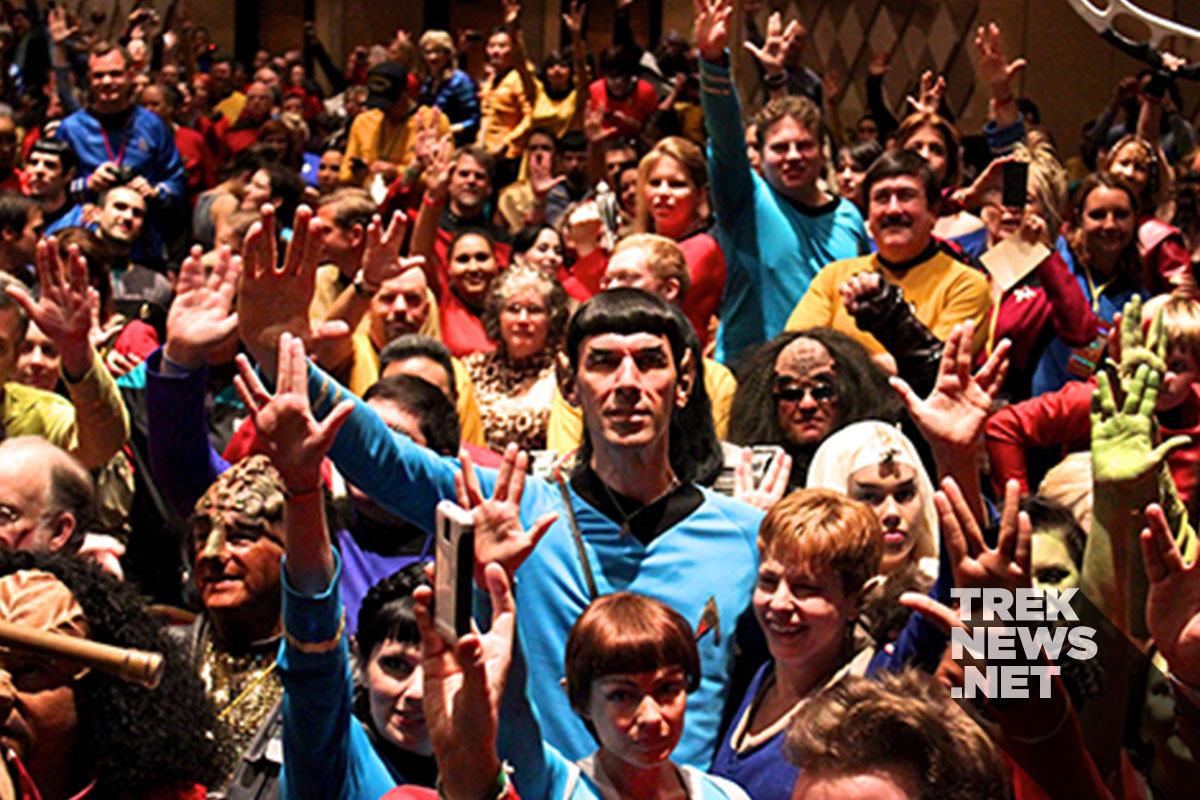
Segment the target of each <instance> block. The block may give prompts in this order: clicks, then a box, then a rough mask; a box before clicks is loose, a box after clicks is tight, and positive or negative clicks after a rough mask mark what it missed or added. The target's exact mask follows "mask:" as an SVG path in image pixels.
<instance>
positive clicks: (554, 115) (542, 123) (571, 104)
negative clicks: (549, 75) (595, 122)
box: [529, 78, 579, 137]
mask: <svg viewBox="0 0 1200 800" xmlns="http://www.w3.org/2000/svg"><path fill="white" fill-rule="evenodd" d="M534 81H535V82H536V84H537V87H538V95H537V102H536V103H534V104H533V124H532V125H530V126H529V127H530V130H537V129H538V128H543V129H545V130H548V131H550V132H551V133H553V134H554V135H555V136H556V137H557V136H562V135H563V134H564V133H566V132H567V131H569V130H570V129H571V122H572V121H573V120H574V119H575V103H576V98H577V97H579V90H578V89H572V90H571V91H570V92H569V93H568V94H567V96H566V97H564V98H563V99H561V100H553V99H551V97H550V95H548V94H546V90H545V88H544V87H543V86H542V82H541V81H539V80H537V79H536V78H535V79H534Z"/></svg>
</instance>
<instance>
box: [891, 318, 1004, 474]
mask: <svg viewBox="0 0 1200 800" xmlns="http://www.w3.org/2000/svg"><path fill="white" fill-rule="evenodd" d="M974 335H975V323H974V322H969V321H968V322H966V323H963V324H961V325H955V326H954V329H953V330H952V331H951V332H950V335H949V336H948V337H947V338H946V346H945V348H944V349H943V350H942V363H941V366H940V367H939V368H938V376H937V381H936V382H935V383H934V386H933V392H932V393H931V394H930V395H929V397H927V398H925V399H924V400H922V399H921V398H919V397H917V394H916V392H914V391H913V390H912V387H911V386H909V385H908V383H906V382H905V380H904V379H903V378H899V377H893V378H889V379H888V382H889V383H891V385H892V388H893V389H895V390H896V391H897V392H899V393H900V396H901V397H902V398H903V399H904V404H905V405H906V406H907V407H908V413H909V416H911V417H912V419H913V422H915V423H916V424H917V427H918V428H919V429H920V430H921V434H922V435H923V436H924V437H925V439H926V441H928V442H929V444H930V446H931V447H933V448H934V450H935V451H937V450H939V449H940V450H942V451H952V452H953V451H962V450H964V449H969V448H971V447H973V446H974V445H975V443H976V442H977V441H978V440H979V434H980V431H981V430H982V429H983V423H984V422H985V421H986V420H987V417H988V414H989V413H990V411H991V408H992V402H993V401H994V400H995V399H996V394H997V393H998V392H999V391H1000V387H1001V386H1002V385H1003V383H1004V376H1005V374H1006V373H1007V372H1008V350H1009V347H1010V346H1011V342H1009V341H1008V340H1007V339H1003V340H1001V342H1000V344H999V345H997V347H996V349H995V350H994V351H993V352H992V355H991V357H990V358H989V359H988V360H987V362H986V363H985V364H984V365H983V366H982V367H980V368H979V371H978V372H976V373H975V374H974V375H972V374H971V360H972V358H971V340H972V338H973V337H974Z"/></svg>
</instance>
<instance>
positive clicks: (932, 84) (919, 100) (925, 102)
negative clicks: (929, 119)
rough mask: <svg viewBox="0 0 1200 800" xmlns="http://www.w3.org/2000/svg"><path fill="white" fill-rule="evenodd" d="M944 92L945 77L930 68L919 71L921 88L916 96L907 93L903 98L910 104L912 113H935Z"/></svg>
mask: <svg viewBox="0 0 1200 800" xmlns="http://www.w3.org/2000/svg"><path fill="white" fill-rule="evenodd" d="M945 94H946V78H945V77H944V76H942V75H937V76H936V77H935V76H934V74H933V71H932V70H928V69H927V70H925V71H924V72H922V73H921V89H920V93H919V95H918V96H917V97H915V98H914V97H913V96H912V95H909V96H908V97H906V98H905V99H906V100H907V101H908V104H909V105H910V106H912V109H913V112H914V113H920V112H925V113H929V114H936V113H937V112H938V108H940V107H941V105H942V97H944V96H945Z"/></svg>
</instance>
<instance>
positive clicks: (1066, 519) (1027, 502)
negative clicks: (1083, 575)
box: [1021, 494, 1087, 567]
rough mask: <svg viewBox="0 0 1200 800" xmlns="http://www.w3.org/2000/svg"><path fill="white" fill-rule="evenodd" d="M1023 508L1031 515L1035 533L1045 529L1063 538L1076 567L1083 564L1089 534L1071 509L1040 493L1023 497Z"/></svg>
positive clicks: (1031, 523)
mask: <svg viewBox="0 0 1200 800" xmlns="http://www.w3.org/2000/svg"><path fill="white" fill-rule="evenodd" d="M1021 510H1022V511H1024V512H1025V513H1026V514H1028V515H1029V523H1030V526H1031V527H1032V529H1033V532H1034V533H1037V532H1038V531H1045V532H1047V533H1052V534H1054V535H1055V536H1057V537H1058V538H1060V539H1062V542H1063V544H1064V545H1065V546H1066V548H1067V554H1068V555H1070V556H1071V561H1072V562H1074V564H1075V566H1076V567H1082V566H1083V550H1084V547H1085V546H1086V541H1087V534H1085V533H1084V531H1083V528H1081V527H1080V526H1079V522H1078V521H1077V520H1076V519H1075V515H1074V514H1072V513H1071V509H1069V508H1067V507H1066V506H1064V505H1063V504H1062V503H1059V502H1056V501H1054V500H1051V499H1050V498H1048V497H1043V496H1042V495H1040V494H1029V495H1025V496H1024V497H1022V498H1021Z"/></svg>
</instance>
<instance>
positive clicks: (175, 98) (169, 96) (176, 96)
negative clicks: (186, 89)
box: [150, 83, 183, 108]
mask: <svg viewBox="0 0 1200 800" xmlns="http://www.w3.org/2000/svg"><path fill="white" fill-rule="evenodd" d="M150 85H151V86H155V87H157V88H158V90H159V91H160V92H162V93H163V100H165V101H166V103H167V105H169V106H170V107H171V108H178V107H179V104H180V103H181V102H183V95H182V94H181V93H180V91H179V90H178V89H176V88H175V87H174V86H172V85H170V84H169V83H152V84H150Z"/></svg>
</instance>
